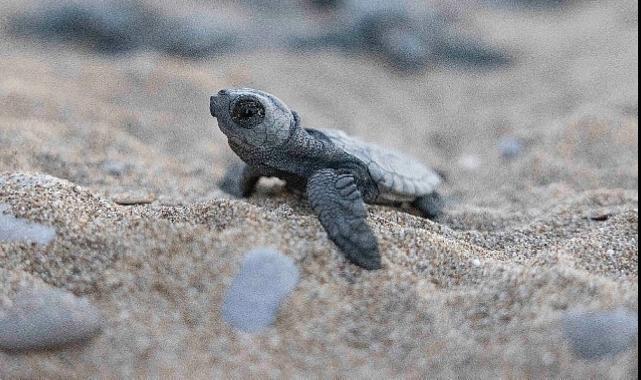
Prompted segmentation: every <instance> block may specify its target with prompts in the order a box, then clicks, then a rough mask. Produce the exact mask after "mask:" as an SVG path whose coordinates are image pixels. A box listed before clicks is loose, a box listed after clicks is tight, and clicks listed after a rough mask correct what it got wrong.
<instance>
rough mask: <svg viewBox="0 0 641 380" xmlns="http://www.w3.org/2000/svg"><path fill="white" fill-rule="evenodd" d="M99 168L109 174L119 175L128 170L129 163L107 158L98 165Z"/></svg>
mask: <svg viewBox="0 0 641 380" xmlns="http://www.w3.org/2000/svg"><path fill="white" fill-rule="evenodd" d="M100 168H101V169H102V170H103V171H104V172H105V173H107V174H109V175H111V176H114V177H120V176H122V175H124V174H125V173H126V172H127V170H129V165H128V164H127V163H125V162H122V161H114V160H107V161H105V162H103V163H102V165H100Z"/></svg>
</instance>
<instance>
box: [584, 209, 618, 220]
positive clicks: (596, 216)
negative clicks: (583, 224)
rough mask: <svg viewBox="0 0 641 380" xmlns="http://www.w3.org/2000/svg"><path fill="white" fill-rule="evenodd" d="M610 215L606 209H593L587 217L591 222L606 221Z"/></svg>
mask: <svg viewBox="0 0 641 380" xmlns="http://www.w3.org/2000/svg"><path fill="white" fill-rule="evenodd" d="M610 217H612V214H610V213H609V212H607V211H594V212H592V213H591V214H590V215H589V216H588V219H590V220H591V221H593V222H607V221H608V220H610Z"/></svg>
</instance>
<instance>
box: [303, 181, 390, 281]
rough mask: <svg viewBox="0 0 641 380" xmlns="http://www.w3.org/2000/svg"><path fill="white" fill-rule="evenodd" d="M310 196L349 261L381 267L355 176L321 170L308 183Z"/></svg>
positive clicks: (321, 220)
mask: <svg viewBox="0 0 641 380" xmlns="http://www.w3.org/2000/svg"><path fill="white" fill-rule="evenodd" d="M307 196H308V198H309V202H310V204H311V206H312V209H313V210H314V212H315V213H316V214H317V215H318V218H319V220H320V222H321V224H322V225H323V227H324V228H325V231H327V234H328V235H329V237H330V239H331V240H332V241H333V242H334V243H335V244H336V245H337V246H338V247H339V248H340V249H341V251H342V252H343V254H344V255H345V257H347V259H348V260H349V261H351V262H352V263H354V264H356V265H359V266H361V267H363V268H365V269H370V270H375V269H380V268H381V255H380V253H379V251H378V243H377V242H376V237H375V236H374V233H373V232H372V230H371V229H370V227H369V226H368V225H367V222H366V218H367V210H366V209H365V202H363V198H362V196H361V193H360V191H359V190H358V188H357V187H356V183H355V181H354V177H353V176H352V175H350V174H338V173H337V172H336V171H335V170H332V169H323V170H319V171H318V172H316V173H314V174H313V175H312V176H311V177H310V178H309V180H308V182H307Z"/></svg>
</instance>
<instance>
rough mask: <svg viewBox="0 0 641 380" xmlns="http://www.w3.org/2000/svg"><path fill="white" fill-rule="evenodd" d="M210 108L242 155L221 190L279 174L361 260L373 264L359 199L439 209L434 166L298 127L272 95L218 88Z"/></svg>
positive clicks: (372, 241) (247, 188)
mask: <svg viewBox="0 0 641 380" xmlns="http://www.w3.org/2000/svg"><path fill="white" fill-rule="evenodd" d="M210 111H211V114H212V116H213V117H215V118H216V119H218V126H219V128H220V129H221V131H222V132H223V133H224V134H225V135H226V136H227V138H228V141H229V146H230V147H231V149H232V150H233V151H234V152H235V153H236V154H237V155H238V156H239V157H240V158H241V159H242V160H243V161H244V162H245V164H244V165H243V166H242V167H240V168H239V167H235V166H233V167H232V168H230V169H229V172H228V174H227V175H226V181H225V184H224V189H225V190H226V191H228V192H230V193H232V194H235V195H239V196H244V197H246V196H249V195H250V194H251V193H252V191H253V189H254V186H255V185H256V183H257V182H258V180H259V178H260V177H278V178H281V179H283V180H285V181H286V183H287V185H288V186H289V187H291V188H293V189H298V190H301V191H304V192H305V193H306V195H307V198H308V199H309V202H310V204H311V207H312V209H313V210H314V212H315V213H316V214H317V216H318V218H319V219H320V222H321V224H322V225H323V227H324V228H325V230H326V231H327V234H328V235H329V237H330V239H331V240H332V241H333V242H334V243H336V245H337V246H338V247H339V248H340V249H341V251H342V252H343V253H344V255H345V256H346V257H347V259H349V260H350V261H351V262H353V263H355V264H357V265H360V266H361V267H364V268H366V269H379V268H380V267H381V257H380V253H379V250H378V243H377V241H376V238H375V237H374V234H373V233H372V230H371V229H370V227H369V226H368V225H367V223H366V218H367V211H366V209H365V203H377V204H401V203H412V204H413V205H414V206H415V207H416V208H418V209H419V210H420V211H422V213H423V214H424V215H425V216H426V217H429V218H432V217H435V216H437V215H438V214H439V213H440V211H441V208H442V202H441V200H440V197H439V195H438V193H437V192H436V188H437V186H438V185H439V184H440V183H441V177H440V176H439V174H437V172H436V171H434V170H431V169H429V168H427V167H425V166H424V165H422V164H421V163H419V162H416V161H415V160H413V159H411V158H409V157H407V156H405V155H403V154H401V153H398V152H395V151H392V150H388V149H384V148H381V147H378V146H376V145H372V144H367V143H364V142H362V141H360V140H357V139H355V138H353V137H350V136H348V135H347V134H345V133H343V132H341V131H338V130H332V129H305V128H302V127H301V121H300V117H299V116H298V114H297V113H296V112H294V111H292V110H290V109H289V108H288V107H287V105H285V103H283V102H282V101H281V100H279V99H278V98H276V97H275V96H273V95H270V94H268V93H266V92H263V91H259V90H253V89H229V90H222V91H220V92H219V93H218V94H217V95H216V96H212V97H211V99H210Z"/></svg>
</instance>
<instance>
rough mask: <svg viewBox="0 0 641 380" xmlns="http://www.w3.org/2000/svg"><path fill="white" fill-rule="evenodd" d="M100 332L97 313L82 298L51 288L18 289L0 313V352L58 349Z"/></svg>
mask: <svg viewBox="0 0 641 380" xmlns="http://www.w3.org/2000/svg"><path fill="white" fill-rule="evenodd" d="M101 329H102V317H101V315H100V312H99V311H98V310H97V309H96V308H95V307H94V306H93V305H91V304H90V303H89V301H88V300H86V299H83V298H78V297H76V296H74V295H73V294H71V293H69V292H66V291H63V290H60V289H55V288H54V289H33V290H22V291H19V292H18V295H17V296H16V299H15V301H14V303H13V306H11V307H10V308H9V309H8V310H6V311H3V310H0V349H1V350H4V351H9V352H16V351H34V350H49V349H56V348H62V347H64V346H67V345H70V344H74V343H79V342H83V341H87V340H88V339H90V338H92V337H94V336H96V335H97V334H98V333H99V332H100V330H101Z"/></svg>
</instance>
